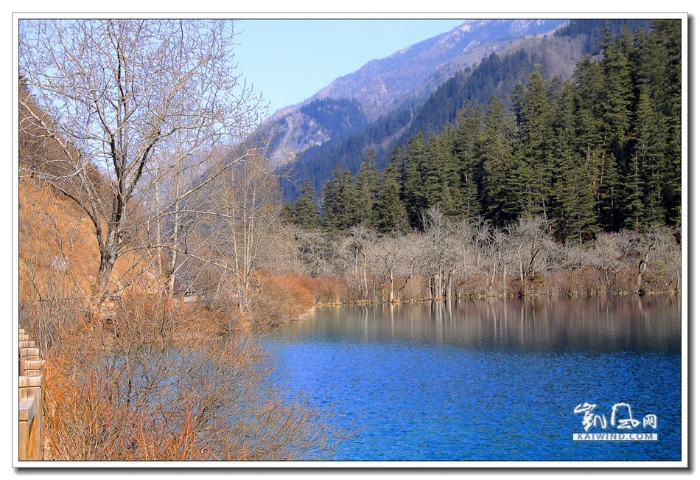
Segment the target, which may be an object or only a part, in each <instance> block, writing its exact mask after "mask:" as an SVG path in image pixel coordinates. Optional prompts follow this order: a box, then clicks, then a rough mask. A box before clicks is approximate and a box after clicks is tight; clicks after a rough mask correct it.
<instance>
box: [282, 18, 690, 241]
mask: <svg viewBox="0 0 700 480" xmlns="http://www.w3.org/2000/svg"><path fill="white" fill-rule="evenodd" d="M680 60H681V32H680V22H679V21H676V20H655V21H654V22H653V24H652V29H651V31H650V32H647V30H645V29H643V28H640V29H639V30H637V32H635V33H634V34H632V33H631V31H630V30H629V29H627V28H623V29H622V32H621V34H620V35H618V36H613V35H612V34H611V33H610V32H609V31H608V30H605V31H604V32H603V35H602V40H601V42H600V44H599V49H598V51H597V52H595V54H594V55H585V56H584V57H583V58H582V59H581V60H580V61H579V62H578V63H577V65H576V68H575V72H574V75H573V78H572V80H570V81H560V80H559V79H558V78H556V77H555V78H554V79H552V80H551V81H547V80H546V79H545V78H544V77H543V76H542V74H541V73H540V72H539V71H538V70H535V71H534V72H533V73H532V74H531V75H530V77H529V78H528V81H527V83H526V84H524V85H523V84H518V85H516V87H515V88H514V89H513V91H512V95H511V99H510V103H511V105H512V106H511V108H509V109H507V107H506V105H505V102H504V101H503V100H502V99H500V98H499V97H496V96H492V97H491V99H490V101H489V103H488V105H487V106H486V108H484V109H483V110H482V108H480V107H479V106H473V105H472V104H471V103H469V102H467V103H466V105H465V106H464V107H463V108H462V109H461V110H460V111H459V113H458V115H457V118H456V120H455V121H454V122H447V123H445V125H444V126H443V128H442V131H441V133H440V134H435V133H429V134H428V135H424V134H423V133H422V132H419V133H417V134H415V135H413V136H412V137H411V138H410V139H409V140H408V141H407V142H406V143H404V144H402V145H397V146H395V147H394V148H393V150H392V151H391V154H390V156H389V159H388V162H387V165H386V167H385V168H384V169H383V170H382V171H381V172H379V169H378V168H377V156H376V154H375V153H374V151H373V150H372V149H370V150H368V151H367V152H366V153H365V156H364V158H363V160H362V163H361V166H360V169H359V172H358V173H357V174H356V175H353V174H352V173H351V172H350V171H349V170H348V169H343V168H341V167H339V166H338V167H337V168H336V170H335V171H334V172H333V174H332V177H331V179H330V180H329V181H328V182H327V183H326V185H325V186H324V187H323V189H322V192H321V195H320V199H319V198H318V197H319V196H318V193H317V192H316V191H315V190H314V188H313V185H312V184H311V183H310V182H308V181H306V182H304V185H303V186H302V189H301V195H300V197H299V198H298V199H297V200H296V201H295V202H294V204H290V205H287V207H286V208H285V212H286V215H287V218H288V219H289V220H290V221H291V222H292V223H294V224H297V225H299V226H302V227H304V228H315V227H321V228H323V229H325V230H326V231H329V232H340V231H346V230H347V229H348V228H351V227H353V226H364V227H370V228H374V229H376V230H377V231H379V232H380V233H388V232H392V231H397V232H404V233H405V232H408V231H410V230H413V229H419V230H420V229H423V226H424V222H423V219H422V214H423V212H425V211H426V210H427V209H429V208H431V207H439V208H440V211H441V212H443V214H445V215H446V216H447V217H448V218H454V219H466V220H469V221H475V220H477V219H479V218H483V219H485V220H488V221H489V222H492V223H493V224H494V225H496V226H499V227H502V228H503V227H506V226H508V225H510V224H513V223H514V222H517V221H518V220H519V219H521V218H528V217H532V216H541V217H543V218H544V219H545V220H546V221H548V222H549V223H550V225H551V229H552V231H553V233H554V234H555V235H556V237H557V238H558V239H559V240H560V241H564V240H568V241H577V242H580V243H584V242H586V241H589V240H592V239H594V238H595V236H596V234H597V233H599V232H617V231H620V230H622V229H629V230H633V231H637V232H645V231H647V230H649V229H650V228H652V227H653V226H678V225H680V222H681V210H680V208H681V191H680V188H681V182H680V178H681V63H680ZM319 200H320V201H319Z"/></svg>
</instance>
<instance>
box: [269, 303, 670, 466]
mask: <svg viewBox="0 0 700 480" xmlns="http://www.w3.org/2000/svg"><path fill="white" fill-rule="evenodd" d="M680 317H681V315H680V306H679V300H678V299H677V298H668V297H664V298H645V299H639V298H636V297H635V298H628V299H606V300H604V301H603V302H600V301H587V300H568V299H567V300H560V301H537V300H534V301H533V300H508V301H504V300H492V301H491V300H489V301H486V300H484V301H474V302H458V303H453V304H447V305H445V304H418V305H397V306H389V305H382V306H369V307H357V306H353V307H327V308H317V309H316V311H315V313H314V314H313V315H311V316H309V317H308V318H305V319H303V320H301V321H299V322H296V323H294V324H292V325H290V326H287V327H285V328H283V329H281V330H279V331H278V332H276V333H275V335H274V336H273V337H272V338H271V339H270V348H272V349H274V351H275V352H277V354H278V355H279V358H280V369H281V372H282V378H283V380H284V381H285V382H286V383H288V385H289V386H290V388H291V389H292V390H293V391H294V392H295V393H298V392H300V393H301V394H302V395H304V396H305V397H306V398H307V399H308V400H309V401H310V402H311V403H312V404H314V405H317V406H320V407H324V408H328V409H330V411H331V412H332V413H333V414H334V415H335V420H336V421H337V422H338V425H339V426H341V427H343V428H345V429H350V430H351V431H352V433H353V435H352V437H351V438H350V439H349V440H347V441H345V442H344V443H343V444H342V445H341V448H340V449H339V451H338V452H337V455H336V456H335V458H334V459H335V460H343V461H355V460H358V461H359V460H363V461H382V460H400V461H448V460H449V461H647V460H656V461H669V460H675V461H679V460H681V415H680V414H681V319H680ZM585 403H588V404H589V405H592V404H595V405H596V407H595V408H594V409H593V410H591V414H592V415H593V418H595V416H597V417H598V418H597V423H596V424H594V425H591V426H590V427H589V429H588V430H586V429H585V427H584V423H583V421H584V413H575V412H574V409H575V408H576V407H577V406H584V404H585ZM619 403H624V404H626V405H628V406H629V408H631V410H632V418H634V419H635V420H638V421H639V422H640V423H639V424H638V425H636V426H635V428H633V429H630V430H620V429H618V428H617V427H618V426H619V425H620V424H621V422H620V421H619V420H620V419H621V418H622V419H626V418H628V416H627V417H625V416H621V414H618V422H617V424H616V425H614V426H613V425H612V424H611V420H612V408H613V406H614V405H615V404H619ZM625 411H626V410H625ZM648 414H653V415H655V416H656V420H657V422H656V428H653V426H652V425H644V422H643V418H644V417H645V416H646V415H648ZM602 417H605V422H606V425H605V428H603V425H602V421H603V418H602ZM630 425H631V424H630ZM576 433H650V434H651V433H654V434H656V435H657V440H656V441H595V442H593V441H574V440H573V435H574V434H576Z"/></svg>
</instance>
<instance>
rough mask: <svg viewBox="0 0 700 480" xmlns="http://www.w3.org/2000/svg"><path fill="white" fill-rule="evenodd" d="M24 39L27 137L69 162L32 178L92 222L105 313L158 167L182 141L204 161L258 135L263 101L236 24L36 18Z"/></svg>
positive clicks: (96, 300)
mask: <svg viewBox="0 0 700 480" xmlns="http://www.w3.org/2000/svg"><path fill="white" fill-rule="evenodd" d="M19 39H20V41H19V68H20V76H21V81H22V83H23V85H24V86H25V87H26V92H27V94H26V95H22V96H20V105H21V107H23V108H22V111H23V112H24V117H23V118H22V119H21V126H20V128H23V129H24V132H25V133H26V134H27V135H33V136H37V135H38V136H40V137H41V139H42V140H50V141H51V142H54V143H55V145H57V150H58V153H59V155H54V156H51V157H47V158H43V159H37V160H36V161H35V162H34V163H32V164H30V165H26V166H25V168H24V169H23V171H22V172H21V173H22V174H24V175H35V176H38V177H41V178H43V179H44V180H45V181H47V182H50V183H51V185H52V186H53V187H54V188H55V189H56V190H57V191H59V192H61V193H62V194H63V195H65V196H66V197H67V198H70V199H71V200H73V201H74V202H75V203H76V204H77V205H78V206H79V207H80V208H81V209H82V210H83V211H84V212H85V214H86V215H87V216H88V218H89V219H90V221H91V222H92V225H93V227H94V235H95V240H96V241H97V244H98V246H99V252H100V262H99V267H98V271H97V272H96V280H95V282H94V285H93V288H92V294H91V306H92V308H93V310H94V308H96V307H99V305H101V303H102V302H103V301H104V299H105V297H106V296H107V295H108V293H109V290H110V276H111V273H112V270H113V268H114V264H115V261H116V260H117V258H118V257H119V256H120V255H122V254H123V253H124V251H125V250H126V249H128V248H133V247H134V244H133V241H132V240H133V239H135V238H137V237H139V236H142V235H141V233H142V230H143V225H142V224H141V222H139V221H137V220H136V219H137V217H138V215H139V213H140V212H142V210H143V198H142V197H141V195H140V194H141V192H142V191H144V188H143V183H144V179H145V178H146V176H147V175H146V172H147V171H148V170H149V168H150V167H151V166H152V165H153V163H154V159H155V158H168V155H170V154H171V153H172V150H171V149H172V147H173V142H176V143H177V155H178V156H181V155H190V154H191V155H195V156H197V155H198V154H199V152H208V151H213V150H215V148H216V146H217V145H220V144H222V143H223V144H232V143H233V142H234V141H235V140H236V139H239V138H242V137H246V136H248V135H249V133H250V132H251V131H252V130H253V129H254V128H255V127H256V126H257V124H258V115H259V113H260V110H259V103H260V102H259V99H257V98H255V97H254V96H253V94H252V91H251V89H250V88H249V87H248V86H246V84H245V83H243V82H242V81H241V78H240V75H238V74H237V73H236V70H235V65H234V64H233V62H232V48H233V46H234V45H235V34H234V31H233V24H232V22H230V21H224V20H221V21H218V20H212V21H204V20H156V19H152V20H139V19H116V20H97V19H95V20H34V19H25V20H21V21H20V25H19ZM237 160H238V159H232V161H237ZM152 171H153V170H152ZM158 176H159V175H156V177H158ZM151 181H155V178H152V179H151ZM145 190H147V189H145ZM183 195H184V193H183ZM175 203H176V202H175V201H171V202H170V204H171V206H174V205H175Z"/></svg>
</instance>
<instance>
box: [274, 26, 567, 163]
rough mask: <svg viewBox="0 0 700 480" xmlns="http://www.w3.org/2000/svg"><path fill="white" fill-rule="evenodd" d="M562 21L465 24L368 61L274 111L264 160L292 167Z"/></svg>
mask: <svg viewBox="0 0 700 480" xmlns="http://www.w3.org/2000/svg"><path fill="white" fill-rule="evenodd" d="M564 23H565V21H563V20H525V19H516V20H514V19H510V20H467V21H465V22H464V23H463V24H462V25H461V26H459V27H457V28H455V29H453V30H451V31H450V32H447V33H445V34H443V35H438V36H436V37H433V38H430V39H427V40H424V41H422V42H420V43H417V44H415V45H411V46H409V47H407V48H405V49H403V50H400V51H398V52H396V53H394V54H393V55H391V56H389V57H387V58H384V59H380V60H373V61H371V62H369V63H367V64H366V65H364V66H363V67H362V68H360V69H359V70H358V71H356V72H354V73H351V74H349V75H345V76H343V77H340V78H338V79H336V80H335V81H333V82H332V83H331V84H330V85H328V86H327V87H325V88H323V89H322V90H320V91H319V92H318V93H316V95H314V96H313V97H311V98H309V99H307V100H306V101H304V102H302V103H301V104H298V105H294V106H290V107H287V108H284V109H281V110H279V111H277V112H276V113H275V114H274V115H273V116H272V117H271V119H270V124H271V127H272V128H273V131H274V132H275V141H274V142H273V144H272V147H271V150H270V152H269V157H270V158H271V159H272V160H273V161H275V162H276V163H278V164H279V165H285V164H288V163H290V162H294V161H295V160H296V159H297V158H298V157H299V156H300V155H301V154H303V152H305V151H306V150H308V149H309V148H312V147H316V146H320V145H323V144H324V143H326V142H329V141H331V140H333V139H337V138H339V137H342V136H345V135H348V134H349V133H352V131H353V130H355V129H358V128H361V127H362V126H364V125H366V124H368V123H370V122H373V121H375V120H376V119H378V118H379V117H381V116H384V115H389V114H391V112H393V111H395V110H396V109H398V108H399V107H404V108H405V106H406V105H407V104H410V105H411V106H412V108H415V109H418V108H419V107H420V105H422V103H423V102H424V101H425V100H426V99H427V98H428V97H429V96H430V94H432V93H433V92H434V91H435V90H436V89H437V88H438V87H439V86H440V85H441V84H443V83H444V82H445V81H446V80H447V79H448V78H450V77H451V76H453V75H454V74H455V73H456V72H459V71H461V70H463V69H464V68H465V67H467V66H471V65H474V64H475V63H476V62H478V61H479V60H480V59H482V58H484V57H485V56H488V55H489V54H490V53H492V52H497V51H500V50H502V49H503V48H505V47H506V46H507V45H508V44H509V43H510V42H512V41H513V40H515V39H518V38H522V37H523V36H527V35H540V34H545V33H548V32H551V31H553V30H554V29H556V28H557V27H559V26H561V25H563V24H564Z"/></svg>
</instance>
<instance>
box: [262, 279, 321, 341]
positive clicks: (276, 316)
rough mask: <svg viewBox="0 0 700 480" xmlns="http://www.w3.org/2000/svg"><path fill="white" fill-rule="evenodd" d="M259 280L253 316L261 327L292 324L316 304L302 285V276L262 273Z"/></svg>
mask: <svg viewBox="0 0 700 480" xmlns="http://www.w3.org/2000/svg"><path fill="white" fill-rule="evenodd" d="M257 277H258V288H257V294H256V295H255V297H254V298H253V305H252V312H251V314H252V317H253V320H254V322H255V325H256V326H257V327H258V328H265V327H268V326H276V325H283V324H285V323H289V322H290V321H292V320H294V319H296V318H298V317H299V316H301V315H302V314H303V313H304V312H306V311H307V310H309V309H310V308H311V307H312V306H313V305H314V303H315V302H314V297H313V296H312V294H311V292H310V291H309V290H308V289H307V288H306V287H305V286H303V285H302V284H301V283H300V282H299V278H300V276H299V275H274V274H263V273H260V274H258V275H257Z"/></svg>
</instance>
